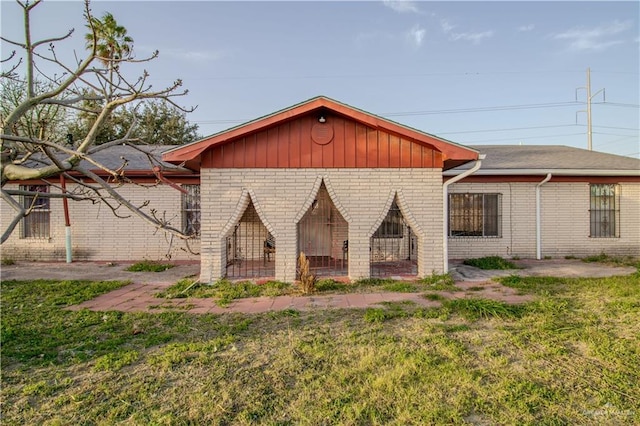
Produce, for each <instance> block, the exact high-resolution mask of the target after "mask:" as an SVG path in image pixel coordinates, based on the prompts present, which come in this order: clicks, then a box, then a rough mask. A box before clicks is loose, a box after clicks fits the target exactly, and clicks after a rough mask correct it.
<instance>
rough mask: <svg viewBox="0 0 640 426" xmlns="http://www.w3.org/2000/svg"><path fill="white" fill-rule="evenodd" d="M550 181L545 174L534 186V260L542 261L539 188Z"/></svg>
mask: <svg viewBox="0 0 640 426" xmlns="http://www.w3.org/2000/svg"><path fill="white" fill-rule="evenodd" d="M550 179H551V173H547V176H546V177H545V178H544V179H543V180H542V181H541V182H540V183H539V184H537V185H536V259H538V260H540V259H542V236H541V235H542V225H541V223H540V222H541V219H540V216H541V213H540V212H541V210H542V207H541V206H540V187H541V186H542V185H544V184H545V183H547V182H549V180H550Z"/></svg>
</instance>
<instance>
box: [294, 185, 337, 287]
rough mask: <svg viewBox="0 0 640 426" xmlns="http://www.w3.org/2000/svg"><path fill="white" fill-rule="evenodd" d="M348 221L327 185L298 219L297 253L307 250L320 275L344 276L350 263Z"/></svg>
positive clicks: (306, 253)
mask: <svg viewBox="0 0 640 426" xmlns="http://www.w3.org/2000/svg"><path fill="white" fill-rule="evenodd" d="M348 237H349V224H348V223H347V221H346V220H345V219H344V217H342V215H341V214H340V212H339V211H338V209H337V208H336V206H335V204H334V203H333V201H332V200H331V196H330V195H329V192H328V191H327V188H326V187H325V185H324V182H323V183H322V184H321V185H320V188H319V189H318V193H317V194H316V197H315V199H314V200H313V202H312V203H311V206H309V210H307V212H306V213H305V214H304V216H303V217H302V219H301V220H300V222H298V255H300V252H304V254H305V256H306V257H307V259H309V270H310V272H311V273H312V274H314V275H316V276H317V277H326V276H344V275H347V272H348V263H349V241H348Z"/></svg>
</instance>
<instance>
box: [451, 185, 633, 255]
mask: <svg viewBox="0 0 640 426" xmlns="http://www.w3.org/2000/svg"><path fill="white" fill-rule="evenodd" d="M541 180H542V179H541ZM535 188H536V183H531V182H529V183H515V182H514V183H509V182H505V183H455V184H453V185H451V187H450V188H449V193H465V192H470V193H500V194H502V237H501V238H495V237H487V238H480V237H450V238H449V257H450V258H452V259H464V258H470V257H482V256H489V255H498V256H503V257H512V256H518V257H522V258H535V257H536V190H535ZM540 194H541V219H542V230H541V241H542V244H541V255H542V257H545V256H550V257H564V256H577V257H582V256H587V255H593V254H599V253H601V252H605V253H607V254H610V255H638V254H639V253H640V220H638V218H639V217H640V184H637V183H622V184H621V196H620V222H621V223H620V238H591V237H589V231H590V229H589V195H590V194H589V184H588V183H587V182H557V183H556V182H548V183H546V184H544V185H543V186H542V187H541V192H540Z"/></svg>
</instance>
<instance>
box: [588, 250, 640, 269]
mask: <svg viewBox="0 0 640 426" xmlns="http://www.w3.org/2000/svg"><path fill="white" fill-rule="evenodd" d="M582 261H583V262H587V263H605V264H607V265H613V266H633V267H636V268H639V269H640V258H638V257H634V256H610V255H608V254H606V253H600V254H596V255H593V256H587V257H583V258H582Z"/></svg>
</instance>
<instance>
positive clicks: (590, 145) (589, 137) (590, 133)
mask: <svg viewBox="0 0 640 426" xmlns="http://www.w3.org/2000/svg"><path fill="white" fill-rule="evenodd" d="M580 89H586V90H587V110H586V113H587V149H588V150H589V151H592V150H593V143H592V139H593V131H592V129H591V128H592V126H591V100H592V99H593V98H594V97H596V96H597V95H598V94H599V93H600V92H602V100H603V101H606V99H605V92H604V89H600V90H598V91H597V92H596V93H594V94H593V95H592V94H591V68H587V86H586V87H578V88H577V89H576V100H578V90H580ZM578 112H585V111H578Z"/></svg>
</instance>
